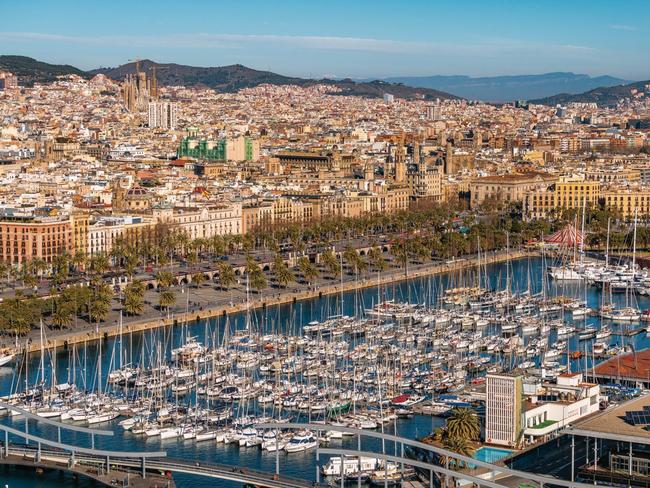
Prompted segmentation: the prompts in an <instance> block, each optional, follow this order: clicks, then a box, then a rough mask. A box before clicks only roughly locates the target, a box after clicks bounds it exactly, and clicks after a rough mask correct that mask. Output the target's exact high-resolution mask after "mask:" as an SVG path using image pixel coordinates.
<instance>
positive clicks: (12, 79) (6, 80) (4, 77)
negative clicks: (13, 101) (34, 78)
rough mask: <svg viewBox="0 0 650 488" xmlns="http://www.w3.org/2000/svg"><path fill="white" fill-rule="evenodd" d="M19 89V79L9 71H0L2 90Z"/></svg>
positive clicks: (0, 86) (0, 87) (0, 88)
mask: <svg viewBox="0 0 650 488" xmlns="http://www.w3.org/2000/svg"><path fill="white" fill-rule="evenodd" d="M17 87H18V78H17V77H16V75H14V74H13V73H10V72H9V71H0V90H10V89H12V88H17Z"/></svg>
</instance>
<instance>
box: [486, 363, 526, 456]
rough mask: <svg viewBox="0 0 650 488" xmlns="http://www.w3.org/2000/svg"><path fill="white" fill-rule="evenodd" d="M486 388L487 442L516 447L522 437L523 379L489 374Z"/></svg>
mask: <svg viewBox="0 0 650 488" xmlns="http://www.w3.org/2000/svg"><path fill="white" fill-rule="evenodd" d="M486 387H487V402H486V413H485V441H486V442H487V443H488V444H499V445H502V446H509V447H514V446H515V445H516V444H517V443H518V442H519V438H520V435H521V412H522V401H523V388H522V378H521V376H514V375H508V374H489V375H487V383H486Z"/></svg>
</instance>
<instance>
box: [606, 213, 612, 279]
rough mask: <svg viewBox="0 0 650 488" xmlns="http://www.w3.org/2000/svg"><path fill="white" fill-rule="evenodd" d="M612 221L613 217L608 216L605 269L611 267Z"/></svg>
mask: <svg viewBox="0 0 650 488" xmlns="http://www.w3.org/2000/svg"><path fill="white" fill-rule="evenodd" d="M611 221H612V218H611V217H607V241H606V243H605V269H608V268H609V225H610V223H611Z"/></svg>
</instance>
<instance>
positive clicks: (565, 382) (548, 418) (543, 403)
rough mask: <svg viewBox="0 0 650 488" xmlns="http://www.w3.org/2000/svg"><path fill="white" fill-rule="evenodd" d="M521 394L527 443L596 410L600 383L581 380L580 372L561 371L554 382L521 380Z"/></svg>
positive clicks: (598, 404)
mask: <svg viewBox="0 0 650 488" xmlns="http://www.w3.org/2000/svg"><path fill="white" fill-rule="evenodd" d="M524 394H525V395H526V398H527V401H526V404H525V411H524V414H523V415H524V419H523V425H524V429H525V430H524V435H525V436H526V439H527V440H528V441H531V442H532V441H535V440H538V439H539V438H541V437H544V436H547V435H548V434H550V433H552V432H554V431H556V430H559V429H562V428H563V427H566V426H567V425H569V424H571V423H572V422H575V421H576V420H578V419H580V418H582V417H585V416H586V415H591V414H592V413H595V412H598V411H599V409H600V386H598V385H596V384H593V383H586V382H584V381H583V378H582V374H581V373H563V374H561V375H560V376H558V378H557V383H544V384H541V383H532V384H530V383H529V384H526V383H525V384H524Z"/></svg>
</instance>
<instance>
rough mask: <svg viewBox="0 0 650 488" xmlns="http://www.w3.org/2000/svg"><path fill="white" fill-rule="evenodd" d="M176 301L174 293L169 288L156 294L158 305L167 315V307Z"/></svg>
mask: <svg viewBox="0 0 650 488" xmlns="http://www.w3.org/2000/svg"><path fill="white" fill-rule="evenodd" d="M175 303H176V294H175V293H174V292H173V291H171V290H163V291H161V292H160V295H159V296H158V305H160V308H162V309H164V310H165V311H166V312H167V315H169V309H170V307H171V306H172V305H174V304H175Z"/></svg>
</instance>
